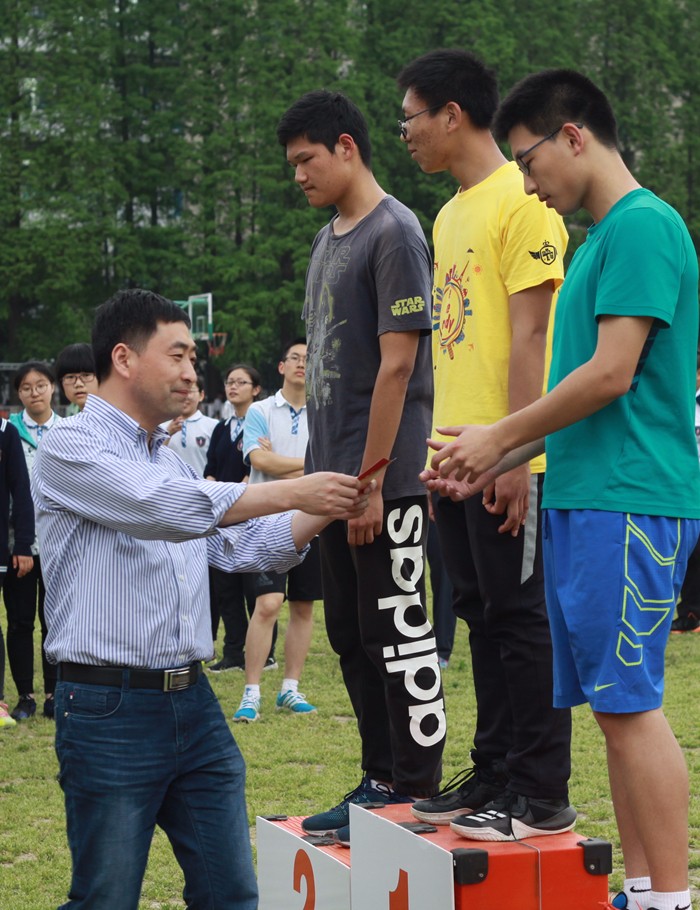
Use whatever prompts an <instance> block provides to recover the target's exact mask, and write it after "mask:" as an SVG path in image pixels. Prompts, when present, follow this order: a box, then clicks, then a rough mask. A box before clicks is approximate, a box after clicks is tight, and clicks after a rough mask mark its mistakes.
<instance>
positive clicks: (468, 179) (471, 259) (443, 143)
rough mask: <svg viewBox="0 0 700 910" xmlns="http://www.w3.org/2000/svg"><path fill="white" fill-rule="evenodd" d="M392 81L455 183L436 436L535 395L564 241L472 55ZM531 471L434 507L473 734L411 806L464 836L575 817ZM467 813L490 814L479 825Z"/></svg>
mask: <svg viewBox="0 0 700 910" xmlns="http://www.w3.org/2000/svg"><path fill="white" fill-rule="evenodd" d="M398 84H399V87H400V88H401V89H402V90H403V91H404V98H403V109H404V114H405V119H404V120H403V121H401V122H400V126H401V138H402V139H403V141H404V143H405V144H406V147H407V149H408V151H409V153H410V154H411V157H412V158H413V159H414V160H415V161H416V162H417V163H418V165H419V166H420V167H421V169H422V170H423V171H425V173H428V174H434V173H438V172H442V171H445V170H446V171H449V173H450V174H452V176H453V177H454V178H455V179H456V180H457V181H458V183H459V190H458V192H457V193H456V195H455V196H453V197H452V199H450V200H449V201H448V202H447V203H446V204H445V205H444V206H443V208H442V209H441V211H440V212H439V213H438V216H437V218H436V220H435V226H434V229H433V240H434V246H435V269H434V279H433V364H434V371H435V372H434V376H435V406H434V411H433V426H434V427H438V428H439V427H445V426H450V425H452V424H456V423H464V422H470V423H480V424H484V423H491V422H492V421H494V420H497V419H498V418H499V417H503V416H505V415H506V414H509V413H512V412H514V411H517V410H518V409H520V408H522V407H525V406H526V405H528V404H529V403H530V402H531V401H534V400H535V399H537V398H539V396H540V395H541V394H542V391H543V381H544V375H545V368H546V364H547V360H548V356H547V333H548V326H549V322H550V309H551V305H552V294H553V292H554V290H555V288H557V287H558V286H559V285H560V284H561V281H562V277H563V274H564V267H563V256H564V250H565V249H566V242H567V237H566V231H565V229H564V226H563V224H562V221H561V218H559V216H557V215H556V214H554V213H552V212H548V211H547V209H546V208H545V207H544V206H543V205H541V204H540V203H539V202H538V201H537V200H536V199H532V198H528V196H526V194H525V193H524V192H523V186H522V177H521V175H520V174H519V173H518V169H517V167H516V165H515V164H513V163H512V162H508V161H506V159H505V157H504V155H503V154H502V152H501V151H500V149H499V148H498V146H497V145H496V142H495V141H494V138H493V136H492V135H491V132H490V129H489V127H490V125H491V121H492V119H493V116H494V114H495V112H496V109H497V107H498V89H497V85H496V80H495V77H494V75H493V73H492V72H491V71H490V70H489V69H487V67H486V66H485V65H484V64H483V62H482V61H481V60H479V59H478V58H477V57H475V56H474V55H473V54H471V53H469V52H467V51H463V50H459V49H451V50H437V51H432V52H430V53H428V54H425V55H424V56H422V57H419V58H418V59H416V60H414V61H413V62H412V63H409V64H408V65H407V66H406V67H405V69H404V70H403V71H402V72H401V73H400V75H399V77H398ZM436 435H437V436H438V438H440V434H439V433H437V434H436ZM544 467H545V465H544V460H543V459H541V458H540V459H537V460H535V461H533V462H532V463H531V465H527V464H524V465H522V466H520V467H518V468H516V469H515V470H514V471H511V472H510V473H508V474H506V475H504V476H503V477H500V478H498V480H497V481H496V483H495V484H494V485H492V486H491V488H490V489H489V490H488V491H487V493H486V494H485V496H484V501H483V503H482V502H481V501H480V500H479V501H477V500H476V499H474V500H471V501H467V502H463V503H462V502H459V503H455V502H451V501H450V500H449V499H444V498H441V499H439V500H438V501H437V502H436V504H435V521H436V524H437V529H438V533H439V535H440V543H441V546H442V554H443V559H444V562H445V567H446V569H447V572H448V574H449V576H450V579H451V581H452V586H453V592H454V600H453V607H454V611H455V613H456V614H457V616H458V617H460V618H461V619H463V620H465V621H466V622H467V624H468V626H469V645H470V649H471V656H472V669H473V677H474V689H475V693H476V706H477V714H476V729H475V733H474V748H473V750H472V752H471V760H472V767H471V768H468V769H466V770H465V771H463V772H462V773H461V774H458V775H457V776H456V777H454V778H453V779H452V780H451V781H450V783H448V785H447V786H446V787H445V788H444V790H443V792H442V793H441V794H440V795H438V796H437V797H436V798H434V799H429V800H421V801H420V802H418V803H416V804H415V805H414V806H413V807H412V811H413V813H414V814H415V815H416V816H417V817H418V818H419V819H421V820H423V821H427V822H432V823H434V824H445V825H447V824H449V825H451V827H452V828H453V830H454V831H455V832H456V833H458V834H460V835H462V836H463V837H468V838H473V839H488V840H512V839H514V838H516V837H533V836H535V835H542V834H557V833H562V832H565V831H568V830H569V829H570V828H572V827H573V825H574V823H575V820H576V812H575V810H574V809H573V808H572V807H571V805H570V804H569V799H568V786H567V784H568V778H569V772H570V739H571V717H570V712H569V711H568V710H557V709H555V708H554V707H553V702H552V644H551V637H550V632H549V624H548V621H547V610H546V606H545V599H544V578H543V569H542V540H541V532H540V521H539V510H540V497H541V492H542V480H543V473H544ZM479 813H487V815H486V817H485V820H484V821H483V823H482V820H481V815H479ZM494 819H497V824H496V825H494Z"/></svg>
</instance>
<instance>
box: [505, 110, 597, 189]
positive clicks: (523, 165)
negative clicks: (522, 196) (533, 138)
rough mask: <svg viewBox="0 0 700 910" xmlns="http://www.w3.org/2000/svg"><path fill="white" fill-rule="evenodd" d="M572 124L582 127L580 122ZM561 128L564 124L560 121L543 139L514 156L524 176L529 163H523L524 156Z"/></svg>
mask: <svg viewBox="0 0 700 910" xmlns="http://www.w3.org/2000/svg"><path fill="white" fill-rule="evenodd" d="M574 126H576V127H578V128H579V129H583V124H582V123H575V124H574ZM563 128H564V124H563V123H562V125H561V126H558V127H557V128H556V129H555V130H552V132H551V133H549V135H547V136H545V137H544V139H540V140H539V141H538V142H536V143H535V144H534V145H531V146H530V148H529V149H525V151H524V152H521V153H520V154H519V155H516V156H515V163H516V164H517V165H518V167H519V168H520V170H521V172H522V173H523V174H524V175H525V176H526V177H529V176H530V165H529V164H526V163H525V158H526V156H527V155H531V154H532V153H533V152H534V151H535V149H536V148H537V147H538V146H540V145H543V144H544V143H545V142H549V140H550V139H554V137H555V136H556V135H557V133H558V132H560V131H561V130H562V129H563Z"/></svg>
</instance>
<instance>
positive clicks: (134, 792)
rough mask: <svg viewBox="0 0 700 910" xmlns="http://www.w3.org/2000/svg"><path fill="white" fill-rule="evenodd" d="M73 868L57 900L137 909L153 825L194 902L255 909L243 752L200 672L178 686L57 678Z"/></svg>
mask: <svg viewBox="0 0 700 910" xmlns="http://www.w3.org/2000/svg"><path fill="white" fill-rule="evenodd" d="M56 753H57V755H58V760H59V765H60V775H59V780H60V783H61V787H62V789H63V792H64V796H65V805H66V819H67V828H68V843H69V846H70V850H71V855H72V859H73V878H72V882H71V889H70V893H69V895H68V897H69V900H68V903H66V904H63V905H62V907H61V908H60V910H78V908H80V910H137V907H138V903H139V895H140V893H141V885H142V882H143V875H144V871H145V868H146V861H147V859H148V851H149V848H150V844H151V839H152V837H153V831H154V828H155V825H156V824H158V825H159V826H160V827H161V828H162V829H163V830H164V831H165V833H166V834H167V836H168V838H169V840H170V843H171V844H172V847H173V850H174V852H175V856H176V858H177V860H178V862H179V863H180V866H181V867H182V870H183V872H184V875H185V888H184V892H183V897H184V900H185V903H186V904H187V906H188V907H189V908H191V910H255V908H256V907H257V906H258V890H257V883H256V880H255V873H254V871H253V862H252V856H251V849H250V839H249V833H248V818H247V812H246V805H245V792H244V791H245V764H244V762H243V758H242V756H241V753H240V752H239V750H238V746H237V745H236V743H235V741H234V739H233V736H232V735H231V731H230V730H229V728H228V726H227V724H226V720H225V718H224V715H223V712H222V710H221V707H220V706H219V703H218V701H217V699H216V696H215V695H214V693H213V692H212V690H211V687H210V685H209V683H208V681H207V679H206V677H205V676H204V675H202V676H200V678H199V680H198V682H197V683H196V684H195V685H194V686H191V687H190V688H189V689H185V690H183V691H180V692H169V693H166V692H161V691H158V690H155V689H153V690H151V689H130V688H129V686H128V682H127V683H126V684H125V685H123V686H122V688H121V689H119V688H112V687H110V686H93V685H83V684H77V683H71V682H59V683H58V685H57V688H56Z"/></svg>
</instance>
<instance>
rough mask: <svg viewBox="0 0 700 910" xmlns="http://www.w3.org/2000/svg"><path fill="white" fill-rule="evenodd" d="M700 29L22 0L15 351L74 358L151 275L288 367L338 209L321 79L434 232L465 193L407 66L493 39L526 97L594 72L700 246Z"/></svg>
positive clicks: (639, 22) (11, 194)
mask: <svg viewBox="0 0 700 910" xmlns="http://www.w3.org/2000/svg"><path fill="white" fill-rule="evenodd" d="M699 26H700V7H699V6H698V4H697V2H696V0H617V2H616V3H614V4H611V3H610V2H608V0H547V2H545V0H531V2H530V3H529V4H528V5H527V8H524V7H523V6H522V4H521V3H516V2H515V0H479V2H476V0H438V2H435V3H432V4H426V3H425V2H424V0H420V2H419V0H365V2H359V0H216V2H214V0H189V2H184V0H109V2H99V0H98V2H95V0H50V2H49V0H0V109H1V110H2V119H1V120H0V359H5V360H8V359H11V360H21V359H27V358H29V357H35V356H41V357H53V356H54V355H55V353H56V352H57V350H58V349H59V348H60V347H62V346H63V345H64V344H66V343H68V342H69V341H78V340H84V339H86V338H87V337H88V333H89V325H90V321H91V315H92V310H93V308H94V306H95V305H97V304H98V303H100V302H101V301H102V300H104V299H105V298H106V297H107V296H109V295H110V294H111V293H113V292H114V291H115V290H116V289H118V288H121V287H128V286H139V285H140V286H147V287H150V288H153V289H154V290H157V291H159V292H161V293H163V294H166V295H167V296H170V297H173V298H176V299H182V298H184V297H186V296H188V295H189V294H193V293H198V292H204V291H210V292H212V293H213V295H214V302H215V329H216V330H217V331H225V332H227V333H228V335H229V343H228V348H227V351H226V355H225V360H226V361H228V360H249V361H251V362H253V363H255V364H257V365H259V366H262V367H263V368H264V367H265V365H266V364H269V363H275V362H276V357H277V351H278V349H279V347H280V345H281V344H282V342H283V340H284V339H286V338H288V337H291V336H294V335H297V334H299V333H300V331H301V330H302V325H301V323H300V320H299V313H300V310H301V304H302V298H303V285H304V272H305V268H306V262H307V255H308V248H309V244H310V242H311V240H312V239H313V236H314V234H315V232H316V231H317V230H318V228H319V227H320V226H321V225H322V224H323V223H324V222H325V221H326V220H327V218H328V215H329V213H328V212H327V211H325V212H317V211H314V210H311V209H309V208H308V206H307V204H306V201H305V199H304V197H303V196H302V194H301V193H300V192H299V191H298V189H297V188H296V187H295V185H294V182H293V180H292V177H291V172H290V170H289V168H288V166H287V164H286V162H285V159H284V154H283V150H282V149H281V148H280V147H279V146H278V144H277V142H276V138H275V126H276V123H277V121H278V119H279V117H280V115H281V114H282V113H283V111H284V110H285V109H286V107H287V106H288V105H289V104H291V103H292V102H293V101H294V100H295V99H296V98H297V97H298V96H299V95H300V94H302V93H303V92H305V91H308V90H309V89H312V88H318V87H325V88H331V89H340V90H342V91H345V92H347V93H348V94H349V95H350V96H351V97H352V98H353V99H354V100H355V101H356V102H357V103H358V104H359V106H360V107H361V108H362V109H363V110H364V111H365V113H366V115H367V118H368V121H369V123H370V128H371V133H372V138H373V159H374V170H375V173H376V174H377V177H378V179H379V181H380V183H381V184H382V186H384V188H385V189H386V190H387V191H388V192H391V193H393V194H394V195H396V196H397V197H398V198H400V199H401V200H402V201H404V202H405V203H406V204H407V205H409V206H410V207H412V208H413V209H414V210H415V211H416V213H417V215H418V217H419V218H420V220H421V223H422V225H423V227H424V229H425V230H426V233H427V234H428V236H430V226H431V224H432V221H433V219H434V217H435V214H436V212H437V210H438V209H439V207H440V206H441V205H442V203H443V202H444V201H445V200H446V199H447V198H448V197H449V195H451V193H452V192H453V191H454V187H453V185H452V182H451V180H450V178H449V177H448V176H446V175H443V176H439V177H434V176H433V177H426V176H425V175H424V174H422V173H421V172H420V171H419V170H418V169H417V168H416V167H415V165H414V163H413V162H412V161H411V160H410V159H409V157H408V156H407V155H406V153H405V149H404V148H403V146H402V144H401V142H400V141H399V137H398V125H397V119H398V117H399V115H400V113H401V106H400V105H401V96H400V93H399V91H398V89H397V88H396V83H395V78H396V74H397V73H398V71H399V70H400V69H401V67H402V66H403V65H404V64H405V63H406V62H407V61H409V60H410V59H412V58H413V57H414V56H416V55H418V54H420V53H423V52H424V51H425V50H427V49H430V48H433V47H441V46H462V47H467V48H470V49H472V50H474V51H475V52H476V53H478V54H479V55H480V56H482V57H483V58H484V59H485V60H487V61H488V62H489V64H490V65H491V66H493V67H494V69H495V70H496V72H497V73H498V76H499V81H500V84H501V87H502V89H503V90H504V91H505V90H507V89H508V88H509V87H510V85H512V84H513V82H514V81H515V80H517V79H518V78H520V77H521V76H523V75H525V74H526V73H528V72H531V71H533V70H536V69H540V68H543V67H547V66H572V67H575V68H577V69H580V70H582V71H584V72H586V73H587V74H588V75H590V76H591V77H592V78H593V79H595V80H596V81H597V82H598V83H599V84H600V85H601V87H602V88H603V89H604V90H605V91H606V92H607V93H608V94H609V96H610V98H611V100H612V102H613V106H614V108H615V110H616V113H617V115H618V119H619V122H620V135H621V140H622V145H623V153H624V155H625V158H626V160H627V161H628V163H629V164H630V166H631V167H632V169H633V170H634V172H635V174H636V175H637V176H638V178H639V179H640V181H641V182H642V183H644V184H645V185H647V186H649V187H650V188H652V189H653V190H654V191H655V192H657V193H659V194H660V195H661V196H663V197H664V198H666V199H668V201H669V202H671V203H672V204H673V205H675V206H676V207H677V208H678V209H679V210H680V212H681V213H682V214H683V215H684V217H685V218H686V220H687V222H688V224H689V227H690V229H691V233H692V234H693V237H694V238H695V240H696V242H697V241H698V239H700V162H699V161H698V154H697V151H696V148H695V140H696V137H697V136H698V134H699V133H700V101H699V100H698V94H697V90H696V86H697V84H698V79H699V77H700V62H699V61H698V55H697V52H696V48H695V46H694V44H695V42H694V36H696V35H697V34H698V30H699ZM573 227H574V228H575V227H576V224H575V222H574V223H573Z"/></svg>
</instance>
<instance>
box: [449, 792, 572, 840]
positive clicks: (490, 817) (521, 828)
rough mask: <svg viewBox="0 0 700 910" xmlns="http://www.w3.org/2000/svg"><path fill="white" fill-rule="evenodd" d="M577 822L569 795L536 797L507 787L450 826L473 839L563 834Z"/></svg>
mask: <svg viewBox="0 0 700 910" xmlns="http://www.w3.org/2000/svg"><path fill="white" fill-rule="evenodd" d="M575 824H576V810H575V809H574V807H573V806H571V805H570V804H569V802H568V800H565V799H533V798H532V797H531V796H522V795H521V794H519V793H511V792H510V791H508V790H506V791H505V792H504V793H502V794H501V796H499V797H498V798H497V799H494V800H493V802H490V803H488V805H486V806H484V808H483V809H482V810H481V811H480V812H476V813H474V814H473V815H460V816H459V817H457V818H455V819H453V820H452V821H451V822H450V828H452V830H453V831H454V832H455V833H456V834H459V835H461V836H462V837H467V838H469V839H470V840H492V841H502V840H522V839H523V838H525V837H538V836H539V835H542V834H563V833H564V832H565V831H570V830H571V829H572V828H573V827H574V825H575Z"/></svg>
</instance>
